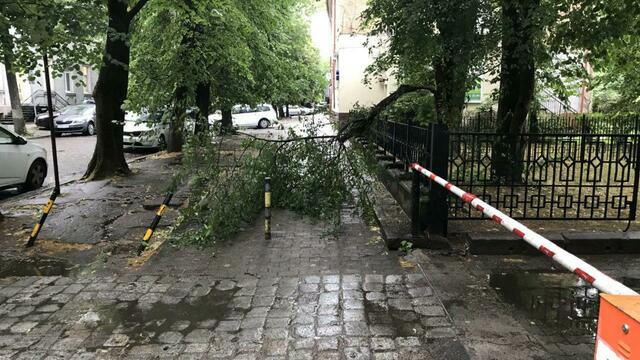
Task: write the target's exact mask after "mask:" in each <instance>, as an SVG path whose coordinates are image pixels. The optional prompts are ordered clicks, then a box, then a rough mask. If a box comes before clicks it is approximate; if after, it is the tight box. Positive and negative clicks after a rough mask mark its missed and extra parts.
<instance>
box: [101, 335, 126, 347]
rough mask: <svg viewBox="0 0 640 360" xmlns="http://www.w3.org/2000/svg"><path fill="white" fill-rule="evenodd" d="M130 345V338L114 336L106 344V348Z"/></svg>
mask: <svg viewBox="0 0 640 360" xmlns="http://www.w3.org/2000/svg"><path fill="white" fill-rule="evenodd" d="M127 343H129V336H127V335H125V334H113V335H111V336H110V337H109V339H107V341H105V342H104V346H106V347H122V346H125V345H127Z"/></svg>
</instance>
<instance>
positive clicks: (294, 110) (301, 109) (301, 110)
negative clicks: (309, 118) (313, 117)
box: [289, 105, 313, 116]
mask: <svg viewBox="0 0 640 360" xmlns="http://www.w3.org/2000/svg"><path fill="white" fill-rule="evenodd" d="M312 112H313V109H311V108H308V107H305V106H299V105H289V116H298V115H307V114H311V113H312Z"/></svg>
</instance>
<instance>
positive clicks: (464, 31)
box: [432, 0, 480, 125]
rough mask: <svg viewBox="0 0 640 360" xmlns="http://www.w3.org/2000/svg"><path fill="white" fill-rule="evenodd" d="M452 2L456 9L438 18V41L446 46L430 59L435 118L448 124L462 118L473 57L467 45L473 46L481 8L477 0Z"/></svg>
mask: <svg viewBox="0 0 640 360" xmlns="http://www.w3.org/2000/svg"><path fill="white" fill-rule="evenodd" d="M455 3H458V4H460V7H459V9H457V11H455V13H453V14H452V16H448V17H441V18H439V19H438V21H437V28H438V30H439V32H440V35H439V36H440V37H441V38H442V40H441V41H442V42H443V44H447V45H446V46H443V48H442V49H441V51H440V54H439V55H438V56H436V57H434V59H433V60H432V65H433V69H434V77H435V91H434V93H433V95H434V99H435V107H436V119H437V121H438V122H439V123H441V124H447V125H454V124H459V123H460V122H461V121H462V110H463V108H464V103H465V96H466V94H465V93H466V91H467V83H468V79H469V72H470V68H471V58H472V55H471V52H470V51H469V50H468V48H469V47H473V46H474V45H475V44H474V40H475V39H476V38H477V37H476V36H475V34H476V32H477V19H478V11H479V7H480V2H479V1H478V0H467V1H459V2H455Z"/></svg>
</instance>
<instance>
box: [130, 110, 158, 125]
mask: <svg viewBox="0 0 640 360" xmlns="http://www.w3.org/2000/svg"><path fill="white" fill-rule="evenodd" d="M125 120H126V121H132V122H137V123H141V122H146V123H157V122H160V121H161V120H162V113H161V112H158V113H155V114H149V113H143V114H129V113H127V116H126V117H125Z"/></svg>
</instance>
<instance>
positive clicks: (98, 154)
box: [84, 0, 148, 180]
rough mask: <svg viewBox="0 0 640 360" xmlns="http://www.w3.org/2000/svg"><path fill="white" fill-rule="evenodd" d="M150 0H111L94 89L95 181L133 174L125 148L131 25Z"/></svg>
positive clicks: (91, 177) (90, 175)
mask: <svg viewBox="0 0 640 360" xmlns="http://www.w3.org/2000/svg"><path fill="white" fill-rule="evenodd" d="M147 2H148V0H137V1H136V2H134V3H132V4H131V5H130V4H129V2H128V1H123V0H107V14H108V17H109V25H108V30H107V37H106V42H105V46H104V51H103V55H102V64H101V66H100V75H99V76H98V81H97V83H96V87H95V89H94V93H93V97H94V99H95V101H96V130H97V133H98V139H97V142H96V148H95V150H94V152H93V156H92V158H91V161H90V162H89V166H88V168H87V171H86V173H85V175H84V177H85V178H86V179H89V180H95V179H101V178H105V177H109V176H113V175H117V174H127V173H129V166H128V165H127V162H126V160H125V159H124V151H123V147H122V129H123V124H124V110H123V105H124V102H125V100H126V99H127V91H128V87H129V57H130V47H129V46H130V38H131V24H132V23H133V21H134V20H135V18H136V17H137V16H138V14H139V13H140V11H141V10H142V8H143V7H144V6H145V5H146V4H147Z"/></svg>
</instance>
